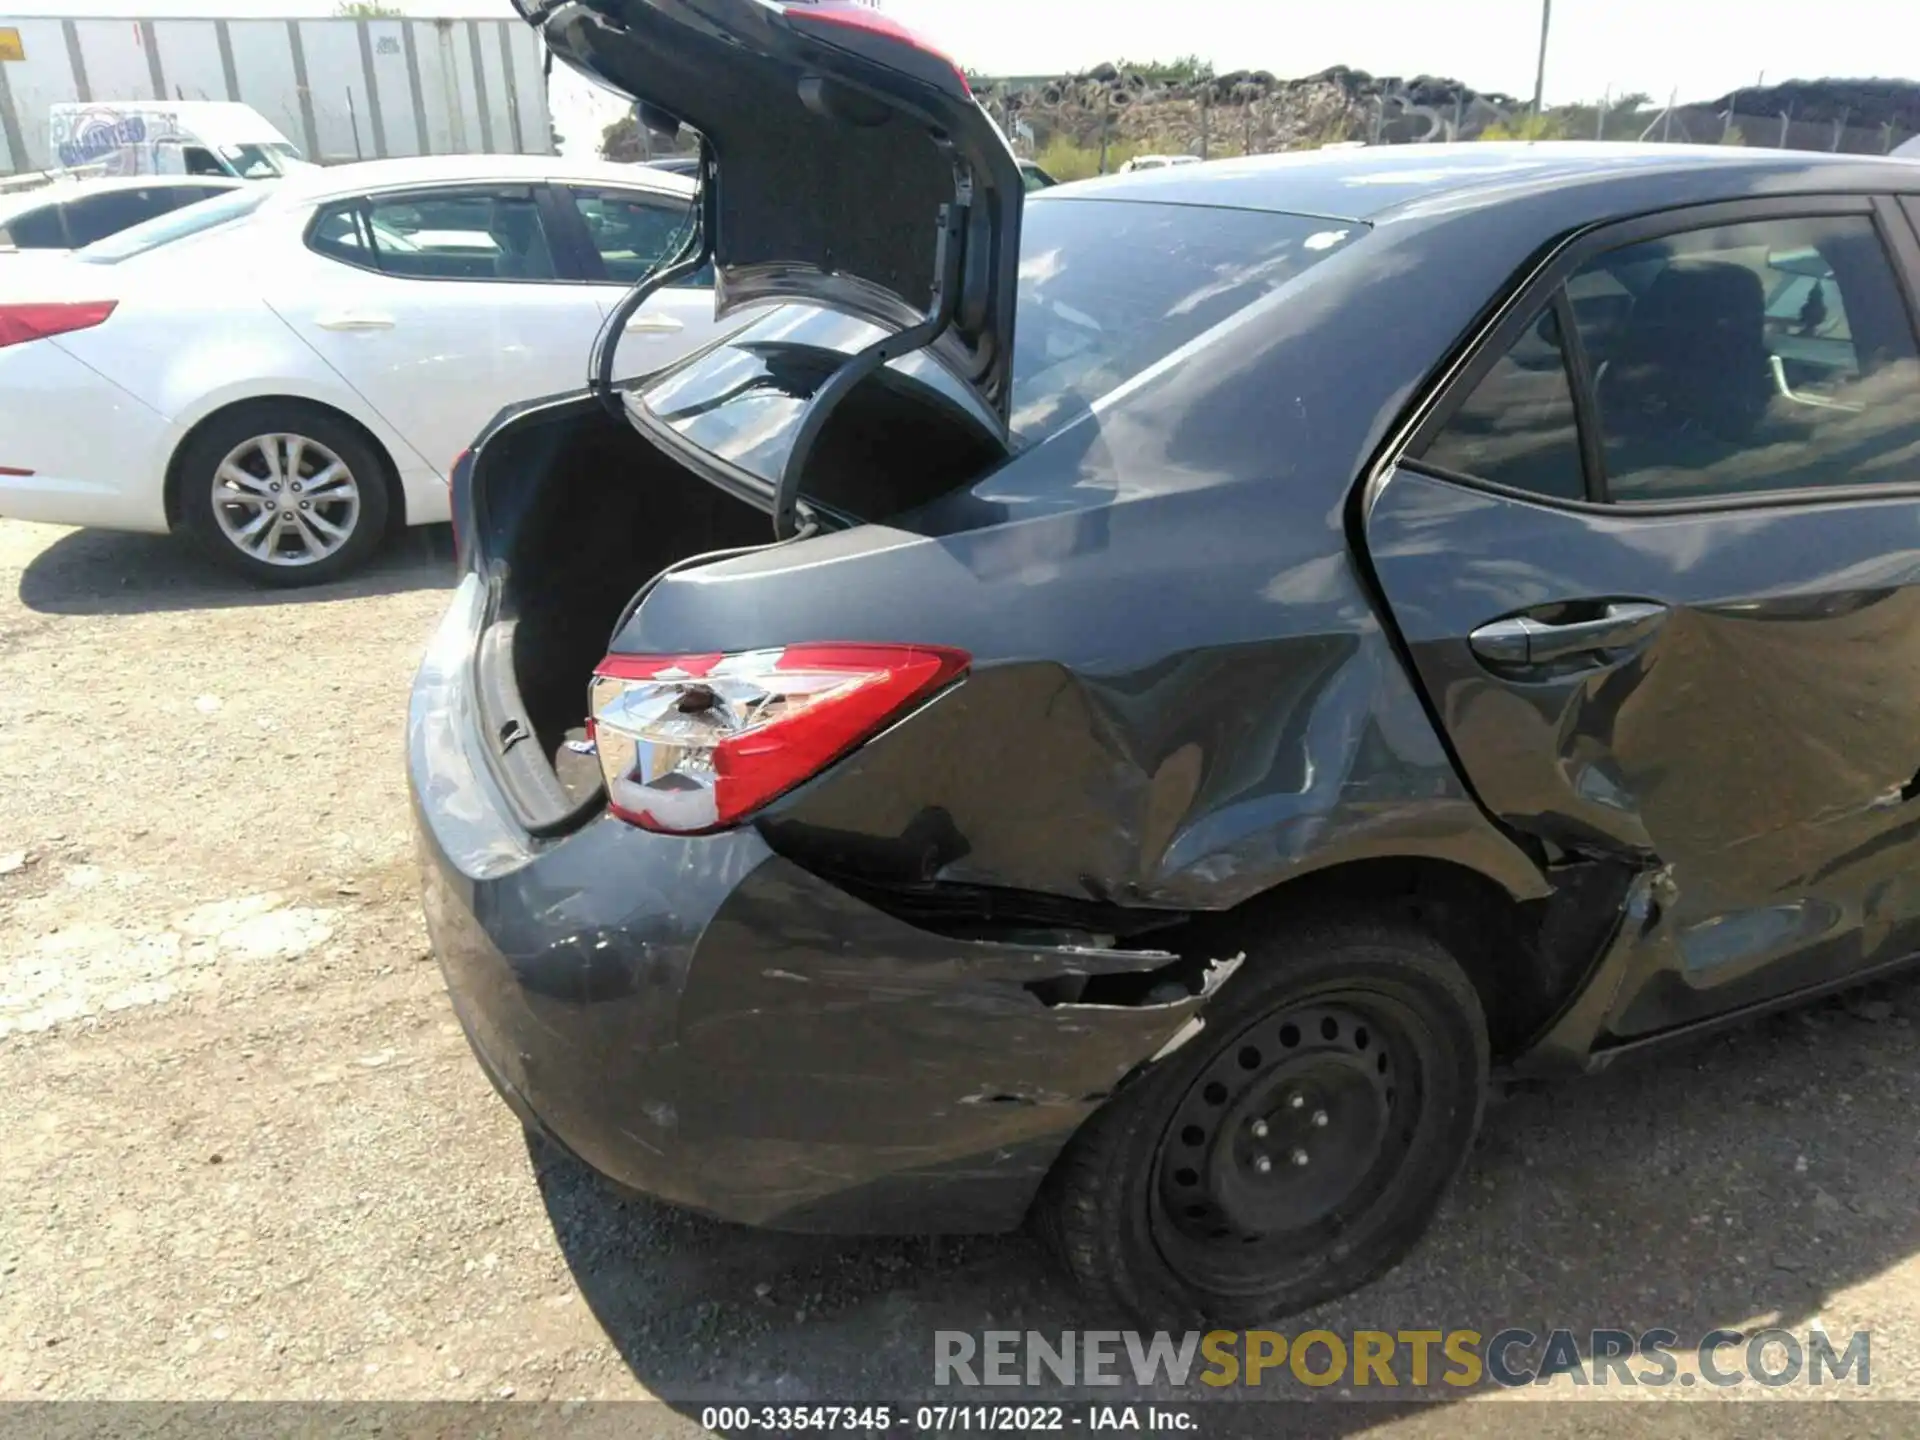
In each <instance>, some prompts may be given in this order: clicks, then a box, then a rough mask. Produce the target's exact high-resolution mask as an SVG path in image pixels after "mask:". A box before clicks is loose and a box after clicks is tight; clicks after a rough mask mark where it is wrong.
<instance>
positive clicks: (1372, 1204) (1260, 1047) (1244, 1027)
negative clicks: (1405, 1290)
mask: <svg viewBox="0 0 1920 1440" xmlns="http://www.w3.org/2000/svg"><path fill="white" fill-rule="evenodd" d="M1206 1022H1207V1023H1206V1028H1205V1030H1203V1031H1202V1032H1201V1033H1200V1035H1199V1036H1197V1037H1195V1038H1194V1039H1193V1040H1192V1041H1190V1042H1188V1043H1187V1045H1185V1046H1184V1047H1183V1048H1182V1049H1180V1050H1178V1051H1176V1052H1174V1054H1173V1055H1172V1056H1171V1057H1169V1058H1168V1060H1167V1061H1166V1062H1164V1063H1163V1064H1162V1065H1161V1066H1160V1068H1158V1069H1157V1070H1155V1071H1153V1072H1151V1073H1149V1074H1148V1075H1147V1076H1146V1077H1144V1078H1143V1079H1142V1080H1141V1081H1140V1082H1139V1083H1138V1084H1136V1085H1134V1086H1132V1087H1130V1088H1128V1089H1126V1090H1124V1091H1122V1092H1121V1094H1120V1095H1119V1096H1118V1097H1116V1098H1115V1100H1114V1101H1113V1102H1112V1103H1111V1104H1109V1105H1108V1106H1107V1107H1106V1108H1105V1109H1104V1110H1102V1111H1101V1112H1100V1113H1099V1114H1097V1115H1095V1116H1094V1117H1093V1119H1092V1120H1090V1121H1089V1122H1088V1123H1087V1125H1086V1126H1085V1127H1084V1128H1083V1130H1082V1131H1081V1133H1080V1134H1079V1135H1077V1136H1075V1137H1074V1140H1073V1143H1072V1144H1071V1145H1070V1146H1069V1147H1068V1149H1067V1151H1066V1153H1065V1154H1063V1155H1062V1157H1061V1159H1060V1161H1059V1163H1058V1164H1057V1165H1056V1166H1055V1168H1054V1171H1053V1173H1052V1175H1051V1176H1050V1177H1049V1179H1048V1183H1047V1186H1046V1188H1045V1190H1044V1191H1043V1193H1042V1196H1041V1200H1040V1209H1039V1214H1038V1216H1037V1219H1038V1221H1039V1225H1040V1228H1041V1231H1042V1233H1043V1235H1044V1236H1045V1237H1046V1238H1047V1240H1048V1241H1049V1242H1050V1244H1051V1246H1052V1248H1053V1249H1054V1250H1055V1252H1056V1253H1057V1255H1058V1256H1059V1258H1060V1260H1061V1261H1062V1262H1063V1263H1064V1265H1065V1266H1066V1268H1067V1269H1068V1271H1069V1272H1070V1273H1071V1274H1072V1275H1073V1277H1074V1278H1075V1279H1076V1280H1077V1281H1078V1282H1079V1283H1080V1285H1081V1286H1082V1287H1083V1288H1084V1289H1086V1290H1088V1291H1089V1292H1091V1293H1092V1294H1093V1295H1094V1296H1095V1297H1096V1298H1098V1299H1101V1300H1104V1301H1107V1302H1108V1303H1110V1304H1112V1305H1115V1306H1118V1307H1120V1308H1123V1309H1125V1310H1128V1311H1130V1312H1132V1313H1133V1314H1134V1315H1135V1316H1137V1317H1139V1318H1141V1319H1143V1320H1147V1321H1150V1322H1152V1323H1155V1324H1162V1323H1175V1322H1178V1323H1180V1324H1183V1325H1191V1324H1196V1323H1201V1324H1206V1323H1212V1324H1221V1325H1247V1324H1253V1323H1256V1322H1258V1321H1262V1320H1267V1319H1271V1318H1274V1317H1276V1316H1279V1315H1285V1314H1289V1313H1292V1312H1293V1311H1296V1310H1300V1309H1303V1308H1305V1307H1306V1306H1309V1305H1313V1304H1316V1303H1318V1302H1319V1301H1322V1300H1325V1299H1327V1298H1329V1297H1331V1296H1334V1295H1339V1294H1342V1293H1344V1292H1345V1291H1348V1290H1351V1289H1353V1288H1355V1287H1356V1286H1359V1285H1362V1284H1365V1283H1366V1282H1367V1281H1369V1280H1371V1279H1373V1278H1375V1277H1376V1276H1378V1275H1380V1274H1381V1273H1383V1272H1384V1271H1386V1270H1388V1269H1390V1268H1391V1267H1392V1266H1393V1265H1395V1264H1396V1263H1398V1262H1399V1260H1400V1259H1401V1258H1402V1257H1403V1256H1404V1255H1405V1254H1406V1252H1407V1251H1408V1250H1409V1249H1410V1248H1411V1247H1412V1246H1413V1244H1414V1243H1415V1241H1417V1240H1418V1239H1419V1237H1420V1235H1421V1234H1422V1233H1423V1232H1424V1231H1425V1229H1426V1227H1427V1225H1428V1223H1429V1221H1430V1220H1431V1219H1432V1217H1433V1213H1434V1211H1435V1209H1436V1208H1437V1207H1438V1205H1439V1203H1440V1200H1441V1198H1442V1196H1443V1195H1444V1194H1445V1192H1446V1189H1447V1186H1448V1185H1449V1184H1450V1183H1451V1182H1452V1179H1453V1177H1454V1175H1455V1174H1456V1173H1457V1172H1458V1170H1459V1168H1460V1165H1461V1162H1462V1161H1463V1160H1464V1159H1465V1158H1466V1155H1467V1151H1468V1149H1469V1147H1470V1146H1471V1144H1472V1142H1473V1136H1474V1132H1475V1130H1476V1129H1477V1127H1478V1125H1479V1120H1480V1109H1481V1103H1482V1100H1483V1097H1484V1092H1485V1088H1486V1078H1487V1032H1486V1021H1485V1018H1484V1016H1483V1015H1482V1013H1481V1008H1480V1003H1479V998H1478V996H1477V994H1476V993H1475V991H1474V989H1473V985H1472V983H1471V982H1470V981H1469V980H1468V979H1467V977H1466V974H1465V973H1464V972H1463V971H1462V970H1461V968H1460V966H1459V964H1458V963H1457V962H1456V961H1455V960H1454V959H1453V957H1452V956H1450V955H1449V954H1448V953H1447V952H1446V951H1445V950H1444V949H1443V948H1441V946H1440V945H1439V944H1438V943H1436V942H1435V941H1434V940H1433V939H1432V938H1431V937H1429V936H1427V935H1425V934H1423V933H1421V932H1420V931H1418V930H1417V929H1415V928H1413V927H1412V926H1411V925H1399V924H1390V923H1382V922H1379V921H1375V920H1370V919H1362V918H1347V919H1342V918H1331V919H1327V920H1324V921H1320V922H1316V923H1311V924H1304V925H1299V926H1296V927H1293V928H1290V929H1289V930H1287V931H1286V932H1285V933H1282V934H1278V935H1275V936H1273V937H1272V938H1271V939H1270V940H1268V941H1266V942H1265V943H1262V944H1261V945H1260V946H1258V947H1257V953H1256V950H1255V947H1249V956H1248V961H1247V964H1246V966H1245V967H1244V968H1243V969H1242V971H1241V973H1240V975H1238V976H1236V977H1235V979H1234V981H1233V982H1232V983H1231V984H1230V985H1229V986H1228V987H1227V989H1226V990H1224V991H1223V992H1222V993H1221V995H1220V996H1219V998H1218V1000H1217V1001H1216V1002H1215V1004H1214V1006H1213V1007H1212V1008H1211V1009H1210V1010H1209V1011H1208V1012H1207V1015H1206Z"/></svg>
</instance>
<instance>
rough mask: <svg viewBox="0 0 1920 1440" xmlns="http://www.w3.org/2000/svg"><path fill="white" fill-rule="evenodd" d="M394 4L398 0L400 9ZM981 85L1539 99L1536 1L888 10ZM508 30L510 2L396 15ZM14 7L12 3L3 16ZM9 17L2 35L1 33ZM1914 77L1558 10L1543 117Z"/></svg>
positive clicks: (233, 10)
mask: <svg viewBox="0 0 1920 1440" xmlns="http://www.w3.org/2000/svg"><path fill="white" fill-rule="evenodd" d="M389 3H393V0H389ZM881 3H882V8H884V9H885V10H886V11H887V12H888V13H889V14H892V15H894V16H896V17H898V18H899V19H900V20H902V21H904V22H906V23H907V24H909V25H912V26H914V27H915V28H917V29H920V30H922V31H924V32H925V33H926V34H927V35H928V36H929V37H930V38H932V39H935V40H938V41H939V42H941V43H942V44H943V45H944V46H945V48H946V49H947V50H949V51H950V52H951V53H952V54H953V56H954V58H956V59H957V60H959V61H960V63H961V64H963V65H965V66H966V67H967V68H969V69H971V70H978V71H985V72H987V73H989V74H1001V75H1007V74H1013V75H1019V74H1042V73H1049V72H1056V71H1066V70H1079V69H1085V68H1087V67H1089V66H1092V65H1096V64H1098V63H1099V62H1101V61H1102V60H1113V59H1118V58H1122V57H1127V58H1133V59H1156V58H1171V57H1173V56H1176V55H1181V54H1188V53H1196V54H1199V55H1200V56H1202V57H1203V58H1205V59H1208V60H1211V61H1212V62H1213V63H1214V65H1215V66H1216V67H1217V68H1219V69H1222V70H1238V69H1247V70H1271V71H1272V72H1273V73H1274V74H1276V75H1281V76H1296V75H1307V74H1311V73H1313V72H1314V71H1316V70H1323V69H1325V68H1326V67H1327V66H1329V65H1342V64H1344V65H1351V66H1353V67H1355V68H1356V69H1360V70H1368V71H1371V72H1372V73H1374V74H1376V75H1404V76H1413V75H1418V74H1422V73H1426V74H1433V75H1446V76H1451V77H1452V78H1454V79H1456V80H1462V81H1465V82H1466V83H1467V84H1468V85H1471V86H1473V87H1474V88H1475V89H1477V90H1495V91H1505V92H1507V93H1509V94H1512V95H1518V96H1521V97H1522V98H1525V97H1528V96H1531V95H1532V93H1533V71H1534V61H1535V58H1536V56H1537V54H1538V49H1539V42H1540V11H1541V0H881ZM398 4H399V8H400V9H401V10H403V11H404V12H405V13H407V14H409V15H422V16H424V15H463V16H464V15H504V14H510V13H511V9H510V7H509V5H508V3H507V0H398ZM0 7H5V0H0ZM7 8H14V9H15V10H16V13H19V14H23V15H24V14H33V15H162V14H173V15H217V14H225V15H255V16H258V15H316V14H322V15H323V14H328V13H330V12H331V10H332V8H333V7H332V5H331V3H329V0H37V3H36V0H24V3H23V0H14V5H13V7H7ZM4 14H5V10H4V8H0V24H4V23H5V18H4ZM1762 71H1764V72H1765V73H1766V76H1767V78H1768V79H1769V80H1784V79H1789V78H1793V77H1801V78H1815V77H1818V76H1821V75H1847V76H1865V75H1888V76H1897V77H1901V78H1908V79H1920V0H1820V3H1819V4H1809V3H1807V0H1553V28H1552V39H1551V44H1550V45H1549V47H1548V52H1547V99H1548V101H1549V102H1566V101H1574V100H1597V99H1599V98H1601V96H1602V95H1604V94H1605V93H1606V92H1607V91H1608V90H1609V89H1611V90H1612V92H1613V93H1614V94H1616V95H1618V94H1621V93H1623V92H1625V91H1629V90H1642V91H1645V92H1647V93H1648V94H1650V95H1653V96H1656V97H1657V98H1659V99H1662V100H1664V99H1665V98H1666V96H1667V94H1668V93H1669V92H1670V91H1672V90H1674V89H1676V88H1677V89H1678V90H1679V92H1680V98H1681V99H1682V100H1688V99H1711V98H1713V97H1714V96H1717V95H1720V94H1723V93H1725V92H1726V91H1728V90H1731V89H1733V88H1735V87H1736V86H1740V85H1749V84H1752V83H1754V82H1755V81H1756V79H1757V78H1758V77H1759V75H1760V74H1761V72H1762Z"/></svg>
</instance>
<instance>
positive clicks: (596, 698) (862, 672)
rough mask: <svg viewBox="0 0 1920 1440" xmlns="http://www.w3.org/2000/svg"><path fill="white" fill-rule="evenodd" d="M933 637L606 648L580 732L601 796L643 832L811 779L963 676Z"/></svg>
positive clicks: (677, 829)
mask: <svg viewBox="0 0 1920 1440" xmlns="http://www.w3.org/2000/svg"><path fill="white" fill-rule="evenodd" d="M968 664H969V659H968V656H967V655H966V653H965V652H964V651H960V650H949V649H946V648H944V647H942V646H937V645H789V646H787V647H786V648H785V649H784V650H751V651H747V652H745V653H743V654H738V655H673V656H653V655H649V656H636V655H609V656H608V657H607V658H606V659H605V660H603V661H601V662H600V668H599V669H598V670H596V671H595V672H594V676H593V689H592V693H591V697H590V705H591V714H590V716H589V720H588V726H589V732H590V733H591V734H592V736H593V741H594V748H595V749H596V750H597V751H598V753H599V756H600V771H601V774H602V775H604V776H605V777H606V782H607V802H608V805H609V807H610V808H611V809H612V810H613V813H614V814H616V815H618V816H620V818H621V819H623V820H629V821H631V822H633V823H634V824H635V825H641V826H644V827H645V828H647V829H649V830H664V831H667V832H669V833H673V834H682V835H685V834H695V833H698V832H700V831H703V830H718V829H723V828H725V827H726V826H728V825H733V824H735V823H737V822H738V821H740V820H742V819H743V818H745V817H746V816H747V815H750V814H751V813H753V812H754V811H755V810H758V809H759V808H760V807H761V806H762V805H765V804H766V803H767V802H768V801H769V800H772V799H773V798H774V797H775V796H777V795H780V794H783V793H784V792H786V791H788V790H791V789H792V788H793V787H794V786H796V785H798V784H799V783H800V782H801V781H803V780H807V779H810V778H811V777H812V776H814V775H817V774H818V773H819V772H820V771H822V770H824V769H825V768H826V767H827V766H828V765H830V764H832V763H833V762H834V761H835V760H837V759H839V758H840V757H841V756H842V755H844V754H846V753H847V751H849V750H851V749H853V747H854V746H856V745H858V744H860V743H861V742H862V741H863V740H866V739H869V738H870V737H871V736H872V735H873V734H874V733H875V732H876V731H878V730H879V729H880V728H881V727H882V726H884V725H886V724H887V722H889V721H890V720H893V719H895V718H896V717H897V716H899V715H900V714H901V713H902V712H903V711H905V710H906V709H907V708H908V707H909V706H911V705H913V704H914V703H916V702H917V701H920V700H922V699H924V698H925V697H926V696H928V695H930V694H932V693H933V692H934V691H935V690H937V689H939V688H940V687H941V686H943V685H945V684H947V683H948V682H950V681H952V680H954V679H956V678H958V677H959V676H960V675H962V674H964V673H965V671H966V668H967V665H968Z"/></svg>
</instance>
